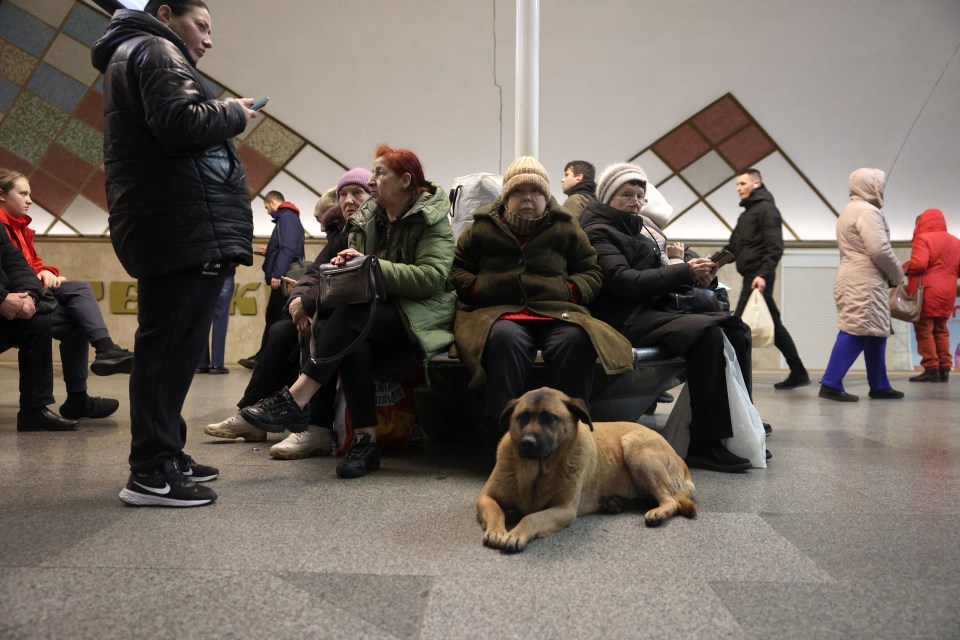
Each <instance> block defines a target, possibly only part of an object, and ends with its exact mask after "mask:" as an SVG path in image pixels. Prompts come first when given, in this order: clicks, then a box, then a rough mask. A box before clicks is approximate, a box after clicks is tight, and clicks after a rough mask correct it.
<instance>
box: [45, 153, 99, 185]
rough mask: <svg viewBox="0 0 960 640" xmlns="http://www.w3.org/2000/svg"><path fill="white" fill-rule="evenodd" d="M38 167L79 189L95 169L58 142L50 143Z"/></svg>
mask: <svg viewBox="0 0 960 640" xmlns="http://www.w3.org/2000/svg"><path fill="white" fill-rule="evenodd" d="M40 168H41V169H43V170H44V171H46V172H47V173H49V174H50V175H52V176H56V178H57V179H58V180H60V181H61V182H63V183H65V184H66V185H67V186H69V187H72V188H74V189H78V190H79V189H80V188H81V187H83V185H84V184H86V182H87V179H88V178H89V177H90V176H91V175H92V174H93V172H94V171H96V167H94V166H93V165H92V164H90V163H89V162H87V161H86V160H83V159H81V158H79V157H78V156H76V155H74V154H72V153H70V152H69V151H67V150H66V149H64V148H63V147H61V146H60V145H59V144H56V143H54V144H51V145H50V148H49V149H47V153H46V154H45V155H44V156H43V160H42V161H41V162H40Z"/></svg>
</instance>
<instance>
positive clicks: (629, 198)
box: [617, 196, 647, 207]
mask: <svg viewBox="0 0 960 640" xmlns="http://www.w3.org/2000/svg"><path fill="white" fill-rule="evenodd" d="M617 200H619V201H620V202H622V203H623V204H633V203H634V202H638V203H640V206H641V207H642V206H643V205H645V204H647V199H646V198H644V197H643V196H617Z"/></svg>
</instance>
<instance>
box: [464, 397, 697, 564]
mask: <svg viewBox="0 0 960 640" xmlns="http://www.w3.org/2000/svg"><path fill="white" fill-rule="evenodd" d="M507 423H509V430H508V431H507V433H506V434H505V435H504V436H503V439H502V440H501V441H500V445H499V446H498V447H497V463H496V466H495V467H494V468H493V472H492V473H491V474H490V478H489V479H488V480H487V483H486V484H485V485H484V486H483V489H482V490H481V491H480V496H479V497H478V498H477V516H478V518H479V520H480V525H481V526H482V527H483V544H484V545H486V546H488V547H493V548H495V549H502V550H504V551H523V549H524V547H525V546H526V545H527V543H528V542H530V541H531V540H533V539H535V538H544V537H546V536H548V535H550V534H552V533H555V532H557V531H559V530H560V529H563V528H564V527H566V526H568V525H569V524H570V523H571V522H573V521H574V520H575V519H576V517H577V516H578V515H584V514H587V513H595V512H597V511H601V510H603V511H610V512H614V513H616V512H619V511H620V510H621V509H622V508H623V505H624V503H625V502H626V501H627V500H631V499H634V498H644V497H652V498H654V499H655V500H656V501H657V502H658V503H659V506H658V507H657V508H655V509H651V510H650V511H647V512H646V514H644V520H645V521H646V523H647V526H650V527H654V526H657V525H659V524H662V523H663V522H664V521H665V520H667V519H668V518H671V517H673V516H675V515H677V514H678V513H679V514H681V515H683V516H686V517H688V518H692V517H694V516H696V514H697V508H696V506H695V505H694V503H693V489H694V487H693V480H692V479H691V477H690V471H689V469H687V465H686V464H685V463H684V462H683V459H682V458H681V457H680V456H678V455H677V453H676V452H675V451H674V450H673V447H671V446H670V445H669V444H668V443H667V441H666V440H664V439H663V436H661V435H660V434H659V433H657V432H655V431H652V430H650V429H648V428H647V427H644V426H643V425H640V424H634V423H632V422H598V423H597V424H596V425H594V424H593V423H592V422H591V420H590V416H589V415H588V414H587V409H586V405H585V404H584V403H583V401H582V400H580V399H577V398H570V397H568V396H567V395H565V394H563V393H561V392H560V391H557V390H556V389H550V388H547V387H544V388H542V389H536V390H534V391H528V392H527V393H525V394H523V395H522V396H520V397H519V398H517V399H516V400H511V401H510V402H509V403H508V404H507V407H506V408H505V409H504V411H503V414H502V415H501V417H500V424H501V426H507ZM504 509H507V510H511V511H512V510H516V511H519V512H520V513H521V514H522V516H523V517H522V518H521V520H520V521H519V522H518V523H517V525H516V526H515V527H514V528H513V529H511V530H510V531H507V530H506V518H505V516H504Z"/></svg>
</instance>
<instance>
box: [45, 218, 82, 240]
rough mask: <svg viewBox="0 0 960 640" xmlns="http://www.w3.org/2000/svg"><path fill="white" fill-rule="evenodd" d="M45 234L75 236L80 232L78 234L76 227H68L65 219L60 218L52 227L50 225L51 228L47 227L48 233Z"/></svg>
mask: <svg viewBox="0 0 960 640" xmlns="http://www.w3.org/2000/svg"><path fill="white" fill-rule="evenodd" d="M45 235H48V236H74V237H76V236H77V235H78V234H77V232H76V231H75V230H74V229H72V228H71V227H68V226H67V225H66V223H65V222H64V221H63V220H59V219H58V220H57V221H56V223H54V225H53V226H52V227H50V228H49V229H47V233H46V234H45Z"/></svg>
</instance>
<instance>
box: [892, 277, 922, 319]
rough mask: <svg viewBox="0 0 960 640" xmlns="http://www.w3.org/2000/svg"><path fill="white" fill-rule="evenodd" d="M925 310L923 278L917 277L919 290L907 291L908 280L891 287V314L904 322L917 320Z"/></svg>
mask: <svg viewBox="0 0 960 640" xmlns="http://www.w3.org/2000/svg"><path fill="white" fill-rule="evenodd" d="M922 311H923V279H922V278H920V277H917V290H916V291H914V292H913V295H910V294H909V293H907V282H906V281H904V282H903V283H902V284H901V285H900V286H897V287H893V288H892V289H890V316H891V317H893V318H896V319H897V320H903V321H904V322H916V321H917V320H919V319H920V313H921V312H922Z"/></svg>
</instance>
